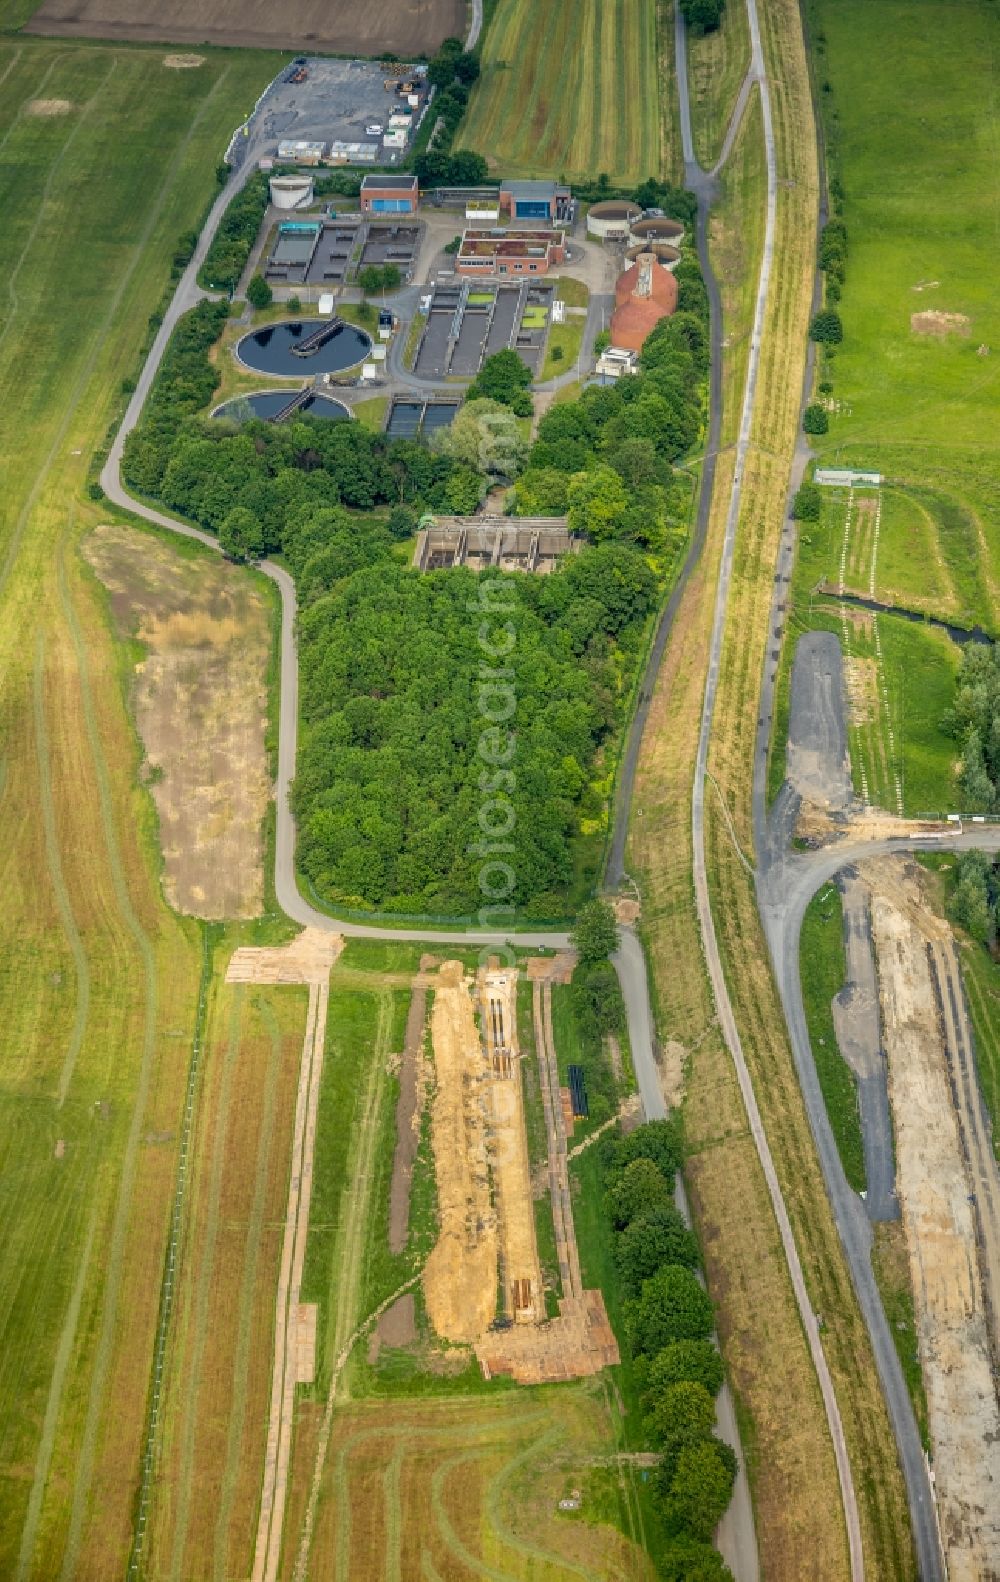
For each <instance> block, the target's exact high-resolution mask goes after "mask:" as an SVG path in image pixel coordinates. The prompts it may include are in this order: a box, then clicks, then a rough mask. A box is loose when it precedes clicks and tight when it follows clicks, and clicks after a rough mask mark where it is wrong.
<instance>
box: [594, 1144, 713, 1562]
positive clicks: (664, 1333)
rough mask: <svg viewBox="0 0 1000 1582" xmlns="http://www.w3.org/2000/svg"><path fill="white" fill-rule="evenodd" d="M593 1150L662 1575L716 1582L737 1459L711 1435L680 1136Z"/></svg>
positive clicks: (703, 1299)
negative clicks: (600, 1172)
mask: <svg viewBox="0 0 1000 1582" xmlns="http://www.w3.org/2000/svg"><path fill="white" fill-rule="evenodd" d="M600 1147H601V1160H602V1165H603V1169H604V1177H605V1183H606V1205H607V1214H608V1218H609V1220H610V1222H611V1225H612V1226H613V1228H614V1257H615V1263H616V1265H617V1267H618V1272H619V1276H620V1278H621V1282H622V1290H623V1293H624V1295H625V1298H626V1300H625V1329H626V1336H625V1341H626V1344H627V1345H628V1346H629V1347H630V1348H631V1351H632V1355H633V1359H634V1367H635V1372H636V1376H637V1379H638V1382H639V1386H640V1390H641V1409H642V1414H643V1435H644V1438H645V1442H646V1443H647V1444H648V1445H649V1446H650V1448H652V1449H655V1450H656V1451H658V1452H659V1456H660V1460H659V1462H658V1464H657V1466H656V1468H655V1470H654V1472H653V1475H652V1478H653V1486H654V1488H655V1490H656V1494H657V1496H658V1504H659V1509H660V1513H661V1515H662V1517H663V1521H664V1526H665V1528H666V1531H667V1533H668V1535H669V1539H668V1544H667V1548H666V1552H665V1553H664V1554H662V1555H661V1556H660V1558H659V1574H660V1576H661V1577H663V1578H667V1579H672V1582H692V1579H701V1578H703V1579H705V1582H725V1579H728V1578H729V1576H730V1573H729V1571H728V1570H727V1569H726V1567H725V1565H724V1564H723V1563H722V1561H721V1560H720V1558H719V1556H718V1555H717V1554H716V1553H715V1551H714V1550H713V1549H712V1548H711V1546H710V1540H711V1536H712V1533H713V1532H714V1530H715V1527H716V1525H717V1524H718V1521H719V1518H720V1516H721V1515H722V1513H723V1512H724V1511H725V1509H726V1506H727V1505H728V1504H729V1499H730V1496H731V1494H732V1488H733V1482H734V1480H735V1477H736V1458H735V1456H734V1455H733V1452H732V1450H731V1449H730V1447H729V1446H728V1445H725V1444H722V1443H721V1442H720V1441H719V1440H718V1439H716V1438H715V1436H714V1434H713V1428H714V1425H715V1397H716V1395H717V1394H718V1392H719V1390H720V1388H721V1386H722V1379H723V1371H722V1359H721V1357H720V1356H719V1353H718V1350H717V1349H716V1346H715V1345H714V1343H713V1341H712V1340H711V1339H710V1338H709V1337H710V1336H711V1332H712V1329H713V1324H714V1320H713V1314H712V1304H711V1301H710V1300H709V1298H708V1296H707V1294H706V1292H705V1291H704V1289H703V1288H702V1286H701V1285H700V1284H699V1282H698V1279H697V1277H696V1275H695V1273H694V1271H695V1270H696V1269H697V1266H698V1248H697V1243H696V1242H695V1239H694V1236H693V1235H692V1233H691V1231H690V1230H689V1229H688V1227H687V1226H686V1224H685V1223H684V1220H683V1219H682V1218H681V1215H680V1214H679V1213H678V1211H677V1209H676V1207H675V1206H674V1179H675V1174H676V1171H677V1168H678V1167H679V1164H680V1158H681V1145H680V1136H679V1133H678V1130H677V1127H676V1125H675V1124H674V1122H673V1121H654V1122H651V1123H649V1124H647V1125H645V1126H640V1127H638V1129H637V1130H635V1131H633V1132H630V1133H629V1134H628V1135H627V1136H622V1135H620V1134H618V1135H615V1134H612V1135H610V1136H609V1138H607V1139H605V1140H604V1141H603V1142H602V1144H601V1145H600Z"/></svg>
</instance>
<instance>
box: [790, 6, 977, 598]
mask: <svg viewBox="0 0 1000 1582" xmlns="http://www.w3.org/2000/svg"><path fill="white" fill-rule="evenodd" d="M809 12H810V26H811V31H812V35H813V38H814V40H815V47H816V71H817V76H818V77H820V78H822V79H824V80H825V81H827V82H828V83H829V89H830V91H829V93H828V94H827V95H824V96H823V97H824V102H825V104H826V106H827V107H828V113H827V115H826V132H827V143H828V148H829V154H830V165H831V171H832V173H833V174H835V175H836V176H837V177H838V178H839V180H840V181H841V183H842V185H843V189H844V219H845V221H846V224H847V230H848V239H849V240H848V247H849V257H848V264H847V280H846V284H845V286H844V292H843V299H842V301H841V302H840V304H839V308H840V311H841V314H842V317H843V321H844V342H843V345H842V346H840V347H839V348H838V349H837V353H836V357H835V359H834V362H833V365H832V367H833V372H832V379H833V385H834V399H835V400H836V401H837V403H839V404H840V407H841V408H842V410H839V411H835V412H834V413H833V414H832V417H831V424H830V433H829V435H828V437H827V438H826V439H825V440H822V441H821V442H820V445H821V450H822V454H823V456H824V457H832V456H833V454H834V453H835V452H839V454H840V456H841V458H842V460H843V459H847V460H851V459H855V460H856V459H857V458H860V457H861V456H864V458H865V459H866V461H867V462H868V463H869V464H870V465H872V466H876V467H878V468H879V470H881V471H882V472H884V473H885V474H887V475H888V477H889V478H890V479H894V480H897V481H906V482H919V483H921V484H924V485H926V486H928V487H929V488H932V489H934V490H935V491H936V492H937V493H938V494H939V495H944V496H948V497H949V498H951V499H952V500H953V501H954V502H955V504H956V505H957V506H960V507H964V508H965V510H966V512H967V514H968V516H969V518H970V522H971V524H972V528H973V530H974V531H975V532H976V534H977V537H978V548H979V553H980V555H981V556H982V558H983V560H984V572H983V575H984V577H985V579H986V581H987V583H988V584H989V585H990V586H991V588H993V589H995V587H996V585H997V580H998V557H1000V535H998V533H997V531H996V527H995V523H996V519H997V516H996V504H997V481H996V480H997V459H998V448H1000V437H998V433H997V425H996V422H995V413H996V405H997V399H998V395H1000V361H998V351H1000V306H998V303H997V299H996V293H995V292H994V291H993V289H992V280H991V271H990V266H989V260H990V259H991V258H992V256H993V251H994V248H995V214H996V205H997V199H998V185H1000V175H998V171H997V165H996V159H995V157H994V149H995V144H996V138H997V135H998V132H1000V108H998V105H997V102H996V94H995V76H994V69H993V61H994V57H995V54H996V50H997V47H998V44H1000V17H998V16H997V12H996V9H995V7H994V6H992V5H990V4H988V3H986V0H960V3H957V4H955V3H950V0H929V3H924V0H921V3H920V4H915V3H912V0H886V3H885V4H882V5H877V6H871V5H866V4H865V3H864V0H811V4H810V7H809ZM834 114H835V116H836V119H835V120H834V119H833V118H832V117H833V115H834ZM939 315H958V316H959V317H958V318H957V319H955V320H952V325H951V328H950V329H948V326H947V323H946V322H945V323H943V322H942V321H941V319H940V318H938V317H937V316H939Z"/></svg>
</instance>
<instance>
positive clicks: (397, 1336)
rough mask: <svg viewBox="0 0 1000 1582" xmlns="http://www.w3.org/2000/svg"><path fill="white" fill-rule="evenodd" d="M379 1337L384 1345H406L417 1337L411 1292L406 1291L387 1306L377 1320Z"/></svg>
mask: <svg viewBox="0 0 1000 1582" xmlns="http://www.w3.org/2000/svg"><path fill="white" fill-rule="evenodd" d="M378 1334H379V1339H380V1340H381V1341H382V1343H383V1345H386V1346H408V1345H409V1344H410V1342H411V1341H413V1340H416V1338H417V1323H416V1316H415V1312H414V1301H413V1292H412V1291H407V1292H406V1293H405V1294H404V1295H403V1296H401V1297H400V1298H399V1300H398V1301H397V1302H393V1304H392V1306H391V1307H387V1308H386V1310H385V1312H384V1313H383V1314H382V1317H381V1318H380V1319H379V1321H378Z"/></svg>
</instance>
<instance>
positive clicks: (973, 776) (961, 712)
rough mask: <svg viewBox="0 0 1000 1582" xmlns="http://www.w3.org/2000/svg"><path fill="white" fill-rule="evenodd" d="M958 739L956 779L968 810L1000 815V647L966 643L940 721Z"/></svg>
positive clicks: (990, 644)
mask: <svg viewBox="0 0 1000 1582" xmlns="http://www.w3.org/2000/svg"><path fill="white" fill-rule="evenodd" d="M941 725H942V729H943V730H944V731H945V732H946V733H947V734H948V735H949V736H952V737H954V738H955V740H956V741H957V742H959V744H960V747H961V763H960V767H959V772H958V783H959V785H960V786H961V788H962V791H963V792H964V794H965V807H966V810H967V811H968V812H970V813H1000V648H998V646H997V644H995V643H988V644H983V643H967V644H966V646H965V648H964V649H963V651H962V664H961V668H960V670H959V673H958V679H957V681H956V684H955V702H954V704H953V706H952V707H951V708H950V709H949V710H948V712H947V714H946V715H945V717H944V719H943V720H942V722H941Z"/></svg>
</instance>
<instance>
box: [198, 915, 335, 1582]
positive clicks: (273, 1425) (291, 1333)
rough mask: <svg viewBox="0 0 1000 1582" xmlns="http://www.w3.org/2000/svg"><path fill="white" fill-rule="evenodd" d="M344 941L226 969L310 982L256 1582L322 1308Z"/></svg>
mask: <svg viewBox="0 0 1000 1582" xmlns="http://www.w3.org/2000/svg"><path fill="white" fill-rule="evenodd" d="M343 944H344V941H343V939H342V938H341V937H340V936H338V935H336V934H322V933H320V932H319V931H318V930H316V929H311V928H307V929H305V930H304V932H303V933H302V934H300V935H299V936H298V938H297V939H294V940H292V942H291V943H290V944H288V945H284V946H273V947H267V946H265V947H253V946H250V947H244V948H242V949H240V950H237V951H235V952H234V954H233V957H232V959H231V961H230V963H229V969H228V971H227V973H226V982H227V983H306V984H308V986H309V1011H308V1015H307V1018H306V1033H305V1039H304V1041H303V1045H302V1065H301V1069H300V1075H299V1089H298V1096H297V1098H296V1102H295V1132H294V1139H293V1143H292V1162H291V1175H290V1179H289V1184H288V1209H287V1212H286V1215H285V1234H284V1240H283V1243H282V1249H281V1272H280V1274H279V1277H278V1292H277V1302H276V1306H275V1320H274V1366H273V1372H272V1376H271V1407H270V1416H269V1419H268V1428H267V1444H266V1448H265V1452H264V1480H263V1488H262V1490H261V1499H260V1516H259V1520H258V1527H257V1541H256V1546H255V1550H254V1564H253V1577H254V1582H274V1578H275V1577H276V1576H277V1573H278V1558H279V1555H280V1551H281V1536H282V1525H283V1520H284V1511H285V1496H286V1494H287V1489H288V1469H289V1463H290V1459H291V1448H292V1417H293V1411H294V1402H295V1386H296V1384H297V1383H299V1382H301V1381H303V1380H307V1379H311V1378H312V1376H313V1368H314V1361H315V1337H316V1309H315V1306H314V1305H313V1304H311V1303H310V1304H307V1305H306V1306H305V1307H303V1305H302V1304H301V1303H300V1301H299V1293H300V1289H301V1285H302V1269H303V1265H304V1262H305V1252H306V1236H307V1233H308V1229H309V1205H310V1201H311V1199H312V1175H313V1156H314V1153H315V1148H316V1113H317V1109H318V1106H319V1084H320V1076H321V1073H322V1070H323V1050H324V1046H325V1042H326V1014H327V1002H328V998H329V978H330V968H331V966H332V965H333V963H334V961H335V960H336V957H337V956H338V955H339V953H340V951H341V950H342V949H343Z"/></svg>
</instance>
